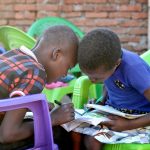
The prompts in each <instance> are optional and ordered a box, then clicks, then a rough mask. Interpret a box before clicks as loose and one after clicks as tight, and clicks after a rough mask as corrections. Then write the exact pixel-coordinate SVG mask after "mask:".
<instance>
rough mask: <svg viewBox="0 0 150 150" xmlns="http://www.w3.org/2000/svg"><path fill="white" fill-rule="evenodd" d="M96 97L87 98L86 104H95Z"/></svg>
mask: <svg viewBox="0 0 150 150" xmlns="http://www.w3.org/2000/svg"><path fill="white" fill-rule="evenodd" d="M95 102H96V99H94V98H92V99H89V100H88V104H95Z"/></svg>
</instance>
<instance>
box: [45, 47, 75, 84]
mask: <svg viewBox="0 0 150 150" xmlns="http://www.w3.org/2000/svg"><path fill="white" fill-rule="evenodd" d="M76 52H77V50H76V47H75V46H74V45H72V46H68V47H67V48H66V49H65V50H60V51H58V53H57V54H56V59H54V60H53V61H50V63H49V67H48V68H50V69H48V70H47V83H51V82H54V81H57V80H58V79H59V78H60V77H62V76H66V75H67V73H68V70H69V69H71V68H72V67H74V66H75V65H76V63H77V54H76Z"/></svg>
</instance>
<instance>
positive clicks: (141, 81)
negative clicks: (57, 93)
mask: <svg viewBox="0 0 150 150" xmlns="http://www.w3.org/2000/svg"><path fill="white" fill-rule="evenodd" d="M78 61H79V66H80V68H81V70H82V71H83V72H84V73H85V74H86V75H87V76H88V77H89V79H90V80H91V81H92V82H93V83H104V86H105V90H106V96H105V97H104V101H105V102H104V103H105V105H110V106H112V107H114V108H116V109H118V110H120V111H123V112H125V113H131V114H146V113H147V114H146V115H144V116H143V117H140V118H137V119H132V120H129V119H125V118H122V117H118V116H108V117H109V119H111V121H107V122H103V123H102V125H105V126H107V127H108V128H109V129H111V130H113V131H125V130H132V129H136V128H140V127H146V126H149V125H150V114H149V112H150V67H149V66H148V64H146V63H145V62H144V60H142V59H141V58H140V57H139V56H138V55H137V54H135V53H133V52H130V51H127V50H125V49H122V48H121V44H120V40H119V38H118V36H117V35H116V34H115V33H114V32H112V31H110V30H107V29H95V30H93V31H91V32H89V33H88V34H87V35H86V36H85V37H84V38H83V39H82V41H81V43H80V45H79V50H78ZM85 145H86V147H87V149H89V150H99V149H100V148H101V143H100V142H97V141H96V140H94V139H93V138H91V137H87V138H86V142H85Z"/></svg>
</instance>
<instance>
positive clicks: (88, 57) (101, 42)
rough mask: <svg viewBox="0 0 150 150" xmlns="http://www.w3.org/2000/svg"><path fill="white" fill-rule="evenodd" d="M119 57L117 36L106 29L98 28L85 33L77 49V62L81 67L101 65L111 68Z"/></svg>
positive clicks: (93, 68)
mask: <svg viewBox="0 0 150 150" xmlns="http://www.w3.org/2000/svg"><path fill="white" fill-rule="evenodd" d="M120 57H121V44H120V40H119V37H118V36H117V35H116V34H115V33H114V32H112V31H110V30H108V29H103V28H98V29H94V30H92V31H91V32H89V33H87V34H86V35H85V36H84V38H83V39H82V40H81V42H80V44H79V49H78V62H79V66H80V67H81V69H85V70H95V69H97V68H98V67H101V66H103V67H104V68H105V69H106V70H109V69H112V68H113V67H114V65H115V64H116V62H117V60H118V59H119V58H120Z"/></svg>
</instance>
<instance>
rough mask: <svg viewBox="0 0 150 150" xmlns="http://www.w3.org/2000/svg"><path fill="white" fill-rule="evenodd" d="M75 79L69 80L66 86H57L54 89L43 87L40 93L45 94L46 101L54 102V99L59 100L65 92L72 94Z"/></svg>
mask: <svg viewBox="0 0 150 150" xmlns="http://www.w3.org/2000/svg"><path fill="white" fill-rule="evenodd" d="M75 82H76V79H73V80H72V81H70V82H69V83H68V84H69V85H68V86H65V87H58V88H54V89H47V88H44V89H43V91H42V93H43V94H45V95H46V98H47V100H48V102H51V103H54V100H58V101H61V100H62V98H63V97H64V96H65V95H67V94H72V93H73V89H74V84H75Z"/></svg>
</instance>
